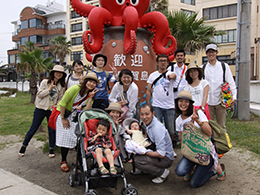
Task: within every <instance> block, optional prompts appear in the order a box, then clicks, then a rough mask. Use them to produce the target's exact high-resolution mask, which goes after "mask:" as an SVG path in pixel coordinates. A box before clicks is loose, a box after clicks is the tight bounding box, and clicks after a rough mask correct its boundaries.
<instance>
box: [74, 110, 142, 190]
mask: <svg viewBox="0 0 260 195" xmlns="http://www.w3.org/2000/svg"><path fill="white" fill-rule="evenodd" d="M78 121H79V123H78V124H79V132H75V133H76V135H77V136H78V149H77V154H78V155H77V161H76V167H75V169H74V173H73V174H70V177H69V184H70V186H73V185H74V184H75V182H76V183H77V184H81V183H82V178H84V182H85V187H86V188H85V194H97V192H96V191H94V190H93V189H94V188H100V187H113V188H116V185H117V178H118V177H121V178H122V179H123V182H124V186H123V188H122V190H121V193H122V194H129V192H130V193H131V194H138V192H137V190H136V188H134V187H133V186H132V185H131V184H127V182H126V178H125V170H124V167H123V164H122V161H121V158H120V156H119V155H118V154H119V150H117V148H116V144H115V142H114V138H113V136H112V135H114V134H116V126H115V124H114V122H113V120H112V118H111V117H110V116H109V115H108V114H107V113H106V112H105V111H103V110H101V109H87V110H84V111H83V112H81V113H80V114H79V117H78ZM100 121H101V122H100ZM107 122H108V124H106V123H107ZM100 128H101V129H103V130H102V131H107V130H108V131H107V132H106V134H103V133H102V135H101V134H99V133H100V132H99V131H100V130H99V129H100ZM96 130H97V132H96ZM108 148H110V149H108ZM106 151H108V152H106ZM103 152H104V154H105V156H106V157H104V156H103ZM110 152H111V153H110ZM110 157H111V158H110ZM114 160H116V162H117V163H115V165H114ZM109 167H110V168H109ZM98 169H99V170H100V171H99V172H98ZM108 169H109V170H110V174H109V172H108ZM116 169H117V170H116ZM79 170H80V172H79Z"/></svg>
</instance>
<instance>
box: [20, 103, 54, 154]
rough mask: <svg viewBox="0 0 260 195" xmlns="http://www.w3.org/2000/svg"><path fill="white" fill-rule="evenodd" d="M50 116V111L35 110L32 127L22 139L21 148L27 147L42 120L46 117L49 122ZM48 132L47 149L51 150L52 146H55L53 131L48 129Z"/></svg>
mask: <svg viewBox="0 0 260 195" xmlns="http://www.w3.org/2000/svg"><path fill="white" fill-rule="evenodd" d="M50 115H51V111H50V110H43V109H39V108H35V110H34V115H33V121H32V125H31V127H30V129H29V131H28V132H27V134H26V136H25V138H24V141H23V146H25V147H27V146H28V144H29V142H30V141H31V139H32V137H33V135H34V134H35V133H36V131H37V129H38V128H39V126H40V125H41V123H42V121H43V119H44V118H45V117H46V118H47V121H49V117H50ZM48 131H49V149H53V148H54V145H55V130H54V129H52V128H50V127H48Z"/></svg>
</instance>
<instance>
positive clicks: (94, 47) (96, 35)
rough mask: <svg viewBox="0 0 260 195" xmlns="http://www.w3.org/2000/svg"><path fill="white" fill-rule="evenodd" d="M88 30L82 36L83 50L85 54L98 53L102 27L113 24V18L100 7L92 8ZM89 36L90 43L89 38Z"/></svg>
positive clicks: (101, 38)
mask: <svg viewBox="0 0 260 195" xmlns="http://www.w3.org/2000/svg"><path fill="white" fill-rule="evenodd" d="M88 18H89V28H90V30H88V31H85V32H84V33H83V36H82V40H83V45H84V49H85V51H86V52H88V53H90V54H92V53H98V52H99V51H100V50H101V49H102V46H103V40H104V38H103V36H104V34H103V31H104V30H103V27H104V25H106V26H108V25H110V24H111V23H112V22H113V16H112V14H111V13H110V12H108V11H107V10H106V9H104V8H101V7H96V8H94V9H93V10H92V11H91V12H90V14H89V17H88ZM89 35H90V36H91V43H90V41H89V37H88V36H89Z"/></svg>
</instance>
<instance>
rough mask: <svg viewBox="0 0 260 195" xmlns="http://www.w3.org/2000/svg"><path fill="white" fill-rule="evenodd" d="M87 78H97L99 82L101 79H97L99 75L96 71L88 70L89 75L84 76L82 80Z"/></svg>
mask: <svg viewBox="0 0 260 195" xmlns="http://www.w3.org/2000/svg"><path fill="white" fill-rule="evenodd" d="M85 79H92V80H95V81H96V82H97V83H99V80H98V79H97V75H96V73H94V72H88V74H87V75H85V76H84V77H82V81H84V80H85Z"/></svg>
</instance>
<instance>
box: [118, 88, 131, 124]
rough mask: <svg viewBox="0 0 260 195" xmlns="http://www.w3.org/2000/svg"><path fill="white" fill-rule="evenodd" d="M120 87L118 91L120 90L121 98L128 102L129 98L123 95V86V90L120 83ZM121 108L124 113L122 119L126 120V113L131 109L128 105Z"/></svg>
mask: <svg viewBox="0 0 260 195" xmlns="http://www.w3.org/2000/svg"><path fill="white" fill-rule="evenodd" d="M117 88H118V91H119V94H120V97H121V100H123V101H125V102H127V100H126V99H125V97H124V95H123V92H122V91H123V88H122V91H121V90H120V89H119V85H118V86H117ZM121 110H122V111H123V113H122V114H121V116H120V119H121V120H124V119H125V118H126V114H127V112H128V111H129V107H128V106H127V105H124V106H123V107H122V108H121Z"/></svg>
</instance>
